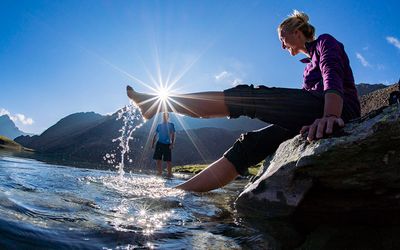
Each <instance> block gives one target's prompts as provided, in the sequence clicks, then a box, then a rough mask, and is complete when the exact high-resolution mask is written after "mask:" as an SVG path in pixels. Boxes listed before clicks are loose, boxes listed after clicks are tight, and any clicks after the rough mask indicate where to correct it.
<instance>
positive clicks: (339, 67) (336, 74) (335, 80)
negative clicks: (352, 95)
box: [317, 35, 344, 97]
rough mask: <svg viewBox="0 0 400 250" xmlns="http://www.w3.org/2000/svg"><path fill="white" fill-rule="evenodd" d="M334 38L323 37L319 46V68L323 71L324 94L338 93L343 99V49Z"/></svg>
mask: <svg viewBox="0 0 400 250" xmlns="http://www.w3.org/2000/svg"><path fill="white" fill-rule="evenodd" d="M341 46H342V45H341V44H340V43H339V42H338V41H337V40H336V39H335V38H333V37H332V36H330V35H323V37H321V40H320V41H319V43H318V44H317V51H318V53H319V54H320V62H319V66H320V69H321V74H322V79H323V84H324V92H325V93H327V92H336V93H337V94H339V95H340V96H342V97H343V78H344V65H343V48H342V47H341Z"/></svg>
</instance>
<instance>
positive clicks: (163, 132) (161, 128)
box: [156, 122, 175, 144]
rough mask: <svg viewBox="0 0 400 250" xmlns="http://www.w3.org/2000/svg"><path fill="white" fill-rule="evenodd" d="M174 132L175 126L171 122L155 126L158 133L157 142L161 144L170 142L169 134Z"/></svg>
mask: <svg viewBox="0 0 400 250" xmlns="http://www.w3.org/2000/svg"><path fill="white" fill-rule="evenodd" d="M172 132H175V126H174V124H173V123H170V122H168V123H164V122H163V123H160V124H158V126H157V129H156V133H158V142H161V143H163V144H171V138H170V137H169V135H170V134H171V133H172Z"/></svg>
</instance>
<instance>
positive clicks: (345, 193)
mask: <svg viewBox="0 0 400 250" xmlns="http://www.w3.org/2000/svg"><path fill="white" fill-rule="evenodd" d="M397 87H398V86H397ZM375 94H376V93H375ZM383 95H384V96H386V98H388V96H389V95H388V94H387V93H385V94H382V96H383ZM378 103H379V102H378V101H377V102H376V103H375V104H374V105H371V106H370V107H367V108H366V109H365V110H367V109H368V111H371V110H374V109H379V108H380V110H378V111H375V112H372V113H370V114H369V115H368V116H366V117H364V118H363V119H359V120H357V121H353V122H352V123H348V124H347V125H346V126H345V128H344V129H343V130H342V131H341V133H339V134H337V135H336V137H331V138H326V139H322V140H319V141H315V142H312V143H309V142H308V141H307V140H306V139H305V138H303V137H302V136H300V135H299V136H296V137H295V138H293V139H291V140H288V141H285V142H283V143H282V144H281V145H280V147H279V148H278V150H277V151H276V153H275V154H274V155H273V156H272V157H271V158H270V160H268V161H266V162H265V164H264V166H263V171H261V173H259V175H258V176H257V178H256V180H254V181H253V182H252V183H249V184H248V185H247V187H246V188H245V190H244V191H243V192H242V193H241V194H240V196H239V197H238V198H237V200H236V203H235V204H236V208H237V210H238V212H239V213H240V214H242V215H243V216H245V217H252V218H276V217H286V216H291V215H302V216H303V215H307V214H308V215H310V217H313V218H318V219H319V215H328V217H331V218H336V217H335V216H336V215H338V214H351V217H352V218H356V217H358V218H360V219H365V218H369V220H371V221H372V220H374V218H376V221H380V220H381V219H382V217H385V216H387V219H388V220H389V221H390V220H393V219H394V217H393V215H395V214H399V213H398V212H399V211H400V109H399V106H398V105H397V104H394V105H391V106H389V107H386V108H382V106H383V105H382V103H380V105H378ZM353 215H354V216H353ZM397 217H400V216H397ZM399 221H400V218H399ZM385 223H386V222H385Z"/></svg>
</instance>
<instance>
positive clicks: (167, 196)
mask: <svg viewBox="0 0 400 250" xmlns="http://www.w3.org/2000/svg"><path fill="white" fill-rule="evenodd" d="M182 181H184V180H182V179H178V178H171V179H164V178H161V177H155V176H152V175H141V174H134V173H124V174H123V175H122V176H121V175H120V174H118V173H116V172H114V171H101V170H94V169H84V168H74V167H68V166H60V165H51V164H47V163H43V162H40V161H37V160H33V159H25V158H19V157H15V156H12V155H6V154H0V235H1V237H0V245H1V247H2V248H3V249H21V248H31V249H32V248H41V249H43V248H45V249H65V248H67V249H68V248H69V249H102V248H104V249H135V248H155V249H243V248H252V249H254V248H255V249H257V248H259V249H261V248H267V247H268V244H267V242H266V240H265V237H263V236H262V235H261V234H260V233H259V232H258V231H257V230H256V229H255V228H252V227H249V226H248V225H244V224H242V223H241V221H240V219H239V218H238V217H237V216H236V214H235V211H234V209H233V208H232V204H233V201H234V199H235V198H236V196H237V195H238V192H239V191H240V190H241V189H242V187H243V185H245V182H244V181H235V182H234V183H232V184H231V185H228V186H227V187H226V188H224V189H220V190H217V191H213V192H210V193H207V194H197V193H189V192H183V191H181V190H177V189H174V188H172V187H173V186H175V185H177V184H179V183H181V182H182Z"/></svg>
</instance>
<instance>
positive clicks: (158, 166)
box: [157, 160, 162, 175]
mask: <svg viewBox="0 0 400 250" xmlns="http://www.w3.org/2000/svg"><path fill="white" fill-rule="evenodd" d="M157 174H158V175H162V161H161V160H157Z"/></svg>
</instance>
